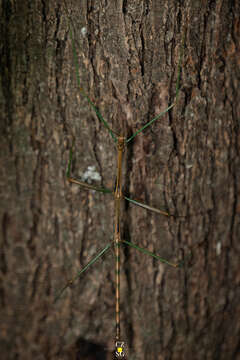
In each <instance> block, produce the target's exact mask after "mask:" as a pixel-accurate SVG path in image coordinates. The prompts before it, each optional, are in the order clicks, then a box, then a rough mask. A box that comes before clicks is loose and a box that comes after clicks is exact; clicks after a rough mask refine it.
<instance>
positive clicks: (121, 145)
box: [55, 4, 184, 358]
mask: <svg viewBox="0 0 240 360" xmlns="http://www.w3.org/2000/svg"><path fill="white" fill-rule="evenodd" d="M65 7H66V4H65ZM66 10H67V9H66ZM68 19H69V21H70V18H69V17H68ZM69 33H70V38H71V43H72V50H73V56H74V62H75V70H76V78H77V85H78V88H79V91H80V93H81V94H82V95H83V96H84V97H85V98H86V99H87V101H88V103H89V106H90V107H91V108H92V110H93V111H94V112H95V114H96V116H97V117H98V119H99V121H100V122H101V123H102V124H103V125H104V127H105V128H106V130H107V131H108V133H109V135H110V136H111V137H112V139H113V142H114V143H115V146H116V149H117V170H116V183H115V184H116V185H115V188H114V190H110V189H107V188H100V187H96V186H93V185H90V184H88V183H85V182H83V181H79V180H78V179H75V178H73V177H71V164H72V156H73V147H72V148H71V150H70V155H69V161H68V167H67V180H68V182H69V183H71V184H76V185H79V186H80V187H82V188H84V189H87V190H95V191H98V192H102V193H110V194H112V196H113V198H114V239H113V242H110V243H108V244H107V245H106V246H105V247H104V248H103V249H102V250H101V251H100V252H99V253H98V254H97V255H96V256H95V257H94V258H92V259H91V260H90V261H89V262H88V263H87V264H86V265H85V266H84V267H83V268H82V269H81V270H80V271H78V273H77V274H76V276H75V277H74V278H73V279H72V280H70V281H69V282H68V283H67V284H66V285H65V286H64V287H63V288H62V290H61V291H60V293H59V294H58V296H57V297H56V298H55V301H57V300H58V299H59V298H60V297H61V295H62V294H63V292H64V291H65V290H66V289H67V288H68V287H70V286H71V285H72V284H73V283H74V282H75V281H76V280H77V279H78V278H79V276H80V275H82V274H83V273H84V272H85V271H86V270H87V269H88V268H89V267H90V266H91V265H93V264H94V263H95V262H96V261H97V260H98V259H99V258H101V257H102V256H103V255H104V254H105V253H106V252H107V251H108V250H109V249H110V248H111V247H112V246H114V252H115V322H116V333H115V355H116V357H118V358H123V357H124V356H125V352H124V342H123V341H122V340H121V328H120V246H121V244H125V245H127V246H130V247H132V248H134V249H136V250H138V251H140V252H142V253H144V254H147V255H149V256H151V257H153V258H155V259H157V260H159V261H161V262H162V263H165V264H167V265H169V266H172V267H175V268H176V267H180V266H181V264H182V263H183V261H182V262H180V263H171V262H169V261H168V260H165V259H163V258H162V257H160V256H158V255H156V254H154V253H152V252H150V251H148V250H147V249H144V248H141V247H139V246H138V245H136V244H133V243H131V242H129V241H127V240H124V239H122V238H121V229H120V217H121V213H120V203H121V201H122V200H123V199H124V200H126V201H128V202H130V203H132V204H134V205H136V206H140V207H142V208H144V209H146V210H148V211H152V212H155V213H158V214H160V215H163V216H166V217H170V216H173V215H171V214H169V213H167V212H165V211H162V210H159V209H156V208H154V207H151V206H149V205H146V204H144V203H141V202H139V201H137V200H134V199H131V198H129V197H127V196H125V195H124V194H123V192H122V161H123V152H124V150H125V148H126V147H127V145H128V144H129V143H130V142H131V141H132V140H133V139H134V138H135V137H136V136H137V135H138V134H139V133H141V132H143V131H144V130H145V129H146V128H148V127H149V126H151V125H152V124H153V123H154V122H155V121H156V120H158V119H159V118H160V117H162V116H163V115H164V114H166V113H167V112H168V111H170V110H171V109H172V108H173V107H174V106H175V105H176V103H177V99H178V94H179V84H180V75H181V60H182V52H183V46H184V40H183V41H182V46H181V50H180V56H179V61H178V69H177V83H176V95H175V101H174V102H173V103H172V104H170V105H169V106H168V107H167V108H166V109H165V110H163V111H162V112H161V113H160V114H158V115H157V116H155V117H154V118H153V119H152V120H151V121H149V122H148V123H146V124H145V125H144V126H143V127H141V128H140V129H139V130H137V131H136V132H135V133H134V134H133V135H131V136H130V137H129V138H126V137H124V135H123V134H120V135H117V134H115V132H114V131H113V130H112V129H111V128H110V126H109V124H108V123H107V121H106V120H105V119H104V118H103V116H102V115H101V113H100V111H99V110H98V108H97V107H96V106H95V105H94V103H93V102H92V101H91V100H90V98H89V97H88V95H87V94H86V93H85V91H84V90H83V89H82V87H81V83H80V76H79V66H78V58H77V51H76V47H75V42H74V38H73V33H72V29H71V25H70V23H69ZM73 146H74V145H73Z"/></svg>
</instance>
